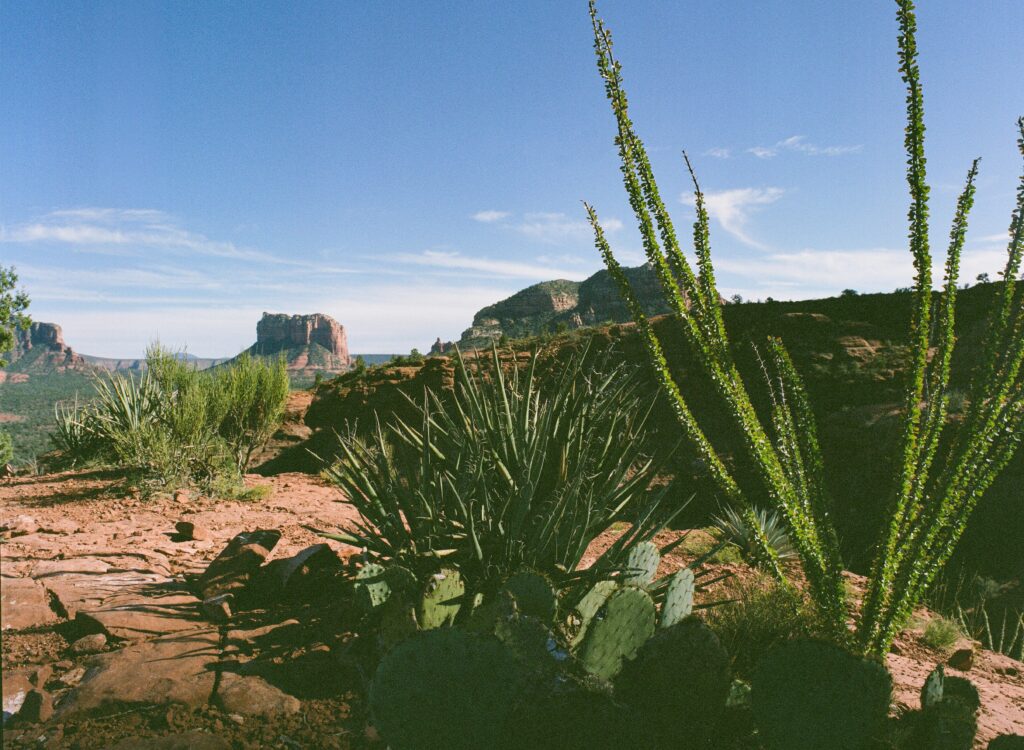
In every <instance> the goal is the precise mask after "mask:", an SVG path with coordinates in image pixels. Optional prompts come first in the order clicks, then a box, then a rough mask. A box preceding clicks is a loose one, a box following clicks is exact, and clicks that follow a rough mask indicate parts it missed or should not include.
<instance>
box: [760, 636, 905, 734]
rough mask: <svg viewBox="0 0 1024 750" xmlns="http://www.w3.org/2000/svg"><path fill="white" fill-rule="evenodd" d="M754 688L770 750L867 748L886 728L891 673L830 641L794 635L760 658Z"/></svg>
mask: <svg viewBox="0 0 1024 750" xmlns="http://www.w3.org/2000/svg"><path fill="white" fill-rule="evenodd" d="M826 687H827V689H825V688H826ZM752 691H753V692H752V695H751V699H752V702H753V709H754V719H755V721H756V723H757V727H758V730H759V732H760V734H761V737H762V741H763V742H764V744H765V747H767V748H768V749H769V750H864V749H865V748H868V747H872V744H871V743H872V742H873V740H874V739H875V738H877V737H879V736H881V735H882V733H883V732H884V729H885V725H886V718H887V715H888V713H889V703H890V700H891V698H892V677H891V676H890V675H889V672H888V671H886V669H885V667H884V666H882V665H881V664H879V663H878V662H875V661H871V660H870V659H863V658H860V657H858V656H854V655H852V654H850V653H847V652H846V651H843V650H842V649H840V648H838V647H836V646H833V645H831V644H828V643H823V642H819V641H811V640H794V641H788V642H786V643H783V644H781V645H779V646H776V647H775V648H773V649H772V650H771V651H769V652H768V655H767V656H765V657H764V658H763V659H762V660H761V663H760V664H759V665H758V667H757V670H756V672H755V674H754V680H753V684H752Z"/></svg>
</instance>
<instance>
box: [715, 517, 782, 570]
mask: <svg viewBox="0 0 1024 750" xmlns="http://www.w3.org/2000/svg"><path fill="white" fill-rule="evenodd" d="M751 520H753V521H754V522H755V523H756V524H757V528H756V530H755V529H752V528H751V525H750V523H751ZM712 523H714V525H715V528H716V529H718V532H719V534H720V536H721V538H722V539H723V540H725V541H727V542H729V544H730V545H733V546H734V547H736V548H737V549H738V550H739V552H740V555H741V556H742V557H743V559H744V560H746V561H747V562H750V563H754V564H757V563H758V562H759V560H760V557H761V556H760V555H759V551H760V547H759V546H758V543H757V540H758V539H764V540H765V541H766V542H767V543H768V545H769V546H770V547H771V548H772V550H773V551H774V552H775V556H776V558H778V560H780V561H786V560H793V559H796V558H797V553H796V549H794V547H793V543H792V542H791V541H790V540H789V532H788V531H787V530H786V522H785V519H783V518H782V516H781V515H780V514H779V513H778V512H777V511H774V510H769V509H767V508H754V514H753V519H748V518H747V517H746V516H745V515H744V514H743V513H741V512H739V511H737V510H736V509H734V508H725V509H724V510H723V511H722V515H720V516H713V517H712Z"/></svg>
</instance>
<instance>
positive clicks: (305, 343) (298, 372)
mask: <svg viewBox="0 0 1024 750" xmlns="http://www.w3.org/2000/svg"><path fill="white" fill-rule="evenodd" d="M249 352H250V353H251V354H253V355H255V356H262V357H274V356H278V355H282V354H283V355H284V358H285V361H286V362H287V363H288V371H289V373H290V374H291V376H292V379H293V381H295V380H312V379H313V378H314V377H316V375H317V374H318V373H323V374H328V375H333V374H337V373H341V372H345V371H347V370H348V369H349V368H350V367H351V365H352V359H351V357H350V355H349V351H348V338H347V337H346V335H345V327H344V326H342V325H341V324H340V323H339V322H338V321H336V320H335V319H334V318H332V317H330V316H329V315H324V314H322V313H314V314H313V315H284V314H279V313H278V314H275V313H266V312H265V313H263V317H262V318H261V319H260V321H259V323H257V324H256V343H255V344H253V345H252V347H251V348H250V349H249Z"/></svg>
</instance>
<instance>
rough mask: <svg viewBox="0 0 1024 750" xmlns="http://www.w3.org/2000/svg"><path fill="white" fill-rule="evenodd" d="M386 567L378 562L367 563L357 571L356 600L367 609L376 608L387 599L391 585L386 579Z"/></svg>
mask: <svg viewBox="0 0 1024 750" xmlns="http://www.w3.org/2000/svg"><path fill="white" fill-rule="evenodd" d="M385 573H386V569H385V568H384V566H383V565H378V564H377V563H367V564H366V565H364V566H363V567H362V569H361V570H360V571H359V572H358V573H356V580H355V584H354V587H353V588H354V589H355V595H356V600H357V601H358V602H359V603H360V604H361V605H362V606H363V607H364V608H365V609H367V610H371V609H376V608H377V607H379V606H381V605H382V604H383V603H384V602H386V601H387V599H388V597H389V596H390V595H391V587H390V586H389V585H388V583H387V580H386V579H385Z"/></svg>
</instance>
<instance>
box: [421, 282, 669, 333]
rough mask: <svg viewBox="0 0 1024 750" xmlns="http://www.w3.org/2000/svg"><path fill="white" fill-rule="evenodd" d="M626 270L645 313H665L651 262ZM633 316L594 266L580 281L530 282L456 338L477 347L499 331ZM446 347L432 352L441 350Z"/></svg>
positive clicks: (537, 329)
mask: <svg viewBox="0 0 1024 750" xmlns="http://www.w3.org/2000/svg"><path fill="white" fill-rule="evenodd" d="M624 270H625V272H626V275H627V277H628V278H629V280H630V283H631V284H632V285H633V289H634V290H635V291H636V294H637V297H638V298H639V299H640V303H641V304H642V305H643V307H644V310H645V312H646V313H647V314H648V315H661V314H664V313H667V312H668V306H667V305H666V304H665V301H664V299H663V298H662V294H661V287H660V285H659V283H658V279H657V277H656V276H655V274H654V271H653V269H652V268H651V267H650V266H649V265H643V266H638V267H636V268H626V269H624ZM631 319H632V318H631V317H630V315H629V310H628V309H627V308H626V304H625V303H624V302H623V301H622V298H621V297H620V296H619V290H618V288H617V287H616V285H615V282H614V281H613V280H612V278H611V276H609V274H608V272H607V271H598V272H597V273H595V274H594V275H593V276H591V277H590V278H588V279H587V280H586V281H582V282H580V281H566V280H565V279H558V280H556V281H544V282H541V283H540V284H534V285H533V286H530V287H527V288H526V289H523V290H522V291H519V292H516V293H515V294H513V295H512V296H511V297H509V298H508V299H505V300H502V301H501V302H497V303H495V304H493V305H489V306H487V307H485V308H483V309H482V310H480V311H479V312H478V313H477V314H476V315H475V316H473V325H472V326H470V327H469V328H467V329H466V330H465V331H463V333H462V336H461V338H460V339H459V342H458V343H459V346H460V347H461V348H462V349H471V348H479V347H486V346H489V345H490V342H491V341H492V340H494V339H499V338H501V337H502V336H503V335H504V336H507V337H509V338H521V337H524V336H536V335H538V334H541V333H545V332H548V331H555V330H558V329H562V328H564V329H569V330H572V329H576V328H583V327H585V326H594V325H599V324H601V323H625V322H628V321H630V320H631ZM437 346H438V344H435V347H437ZM444 346H445V345H443V344H442V345H441V348H440V349H438V350H437V352H436V353H443V352H444V351H445V349H444ZM431 351H432V352H433V351H435V350H434V349H432V350H431Z"/></svg>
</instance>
